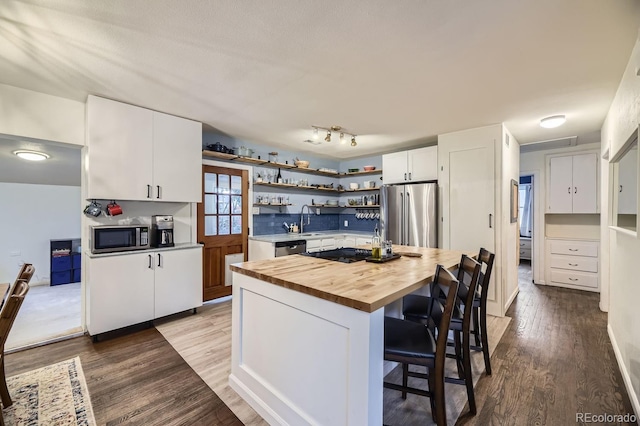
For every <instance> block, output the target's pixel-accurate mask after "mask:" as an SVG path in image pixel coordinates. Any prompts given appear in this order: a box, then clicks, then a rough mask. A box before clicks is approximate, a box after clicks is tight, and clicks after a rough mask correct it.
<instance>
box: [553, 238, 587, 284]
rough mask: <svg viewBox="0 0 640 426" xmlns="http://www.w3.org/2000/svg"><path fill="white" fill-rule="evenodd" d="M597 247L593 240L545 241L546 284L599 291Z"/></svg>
mask: <svg viewBox="0 0 640 426" xmlns="http://www.w3.org/2000/svg"><path fill="white" fill-rule="evenodd" d="M598 246H599V244H598V241H595V240H570V239H555V238H553V239H552V238H549V239H547V253H548V255H547V256H548V257H547V262H546V264H547V282H548V283H550V284H551V285H555V286H559V287H568V288H574V289H579V290H589V291H599V284H598V283H599V279H598Z"/></svg>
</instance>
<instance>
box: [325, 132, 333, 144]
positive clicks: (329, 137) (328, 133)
mask: <svg viewBox="0 0 640 426" xmlns="http://www.w3.org/2000/svg"><path fill="white" fill-rule="evenodd" d="M324 140H325V142H331V131H328V132H327V136H325V138H324Z"/></svg>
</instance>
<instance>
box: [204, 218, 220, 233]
mask: <svg viewBox="0 0 640 426" xmlns="http://www.w3.org/2000/svg"><path fill="white" fill-rule="evenodd" d="M204 235H206V236H210V235H218V217H217V216H205V217H204Z"/></svg>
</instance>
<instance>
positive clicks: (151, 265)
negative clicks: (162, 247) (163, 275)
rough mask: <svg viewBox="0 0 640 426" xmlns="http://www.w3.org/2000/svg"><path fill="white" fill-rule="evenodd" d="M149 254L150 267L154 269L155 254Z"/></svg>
mask: <svg viewBox="0 0 640 426" xmlns="http://www.w3.org/2000/svg"><path fill="white" fill-rule="evenodd" d="M147 256H149V269H153V256H151V255H150V254H148V255H147Z"/></svg>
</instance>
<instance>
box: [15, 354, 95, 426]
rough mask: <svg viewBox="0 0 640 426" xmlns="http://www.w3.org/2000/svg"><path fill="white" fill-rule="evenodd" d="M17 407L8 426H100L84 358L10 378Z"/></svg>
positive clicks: (76, 358) (62, 362)
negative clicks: (97, 423) (94, 410)
mask: <svg viewBox="0 0 640 426" xmlns="http://www.w3.org/2000/svg"><path fill="white" fill-rule="evenodd" d="M7 387H8V388H9V393H10V394H11V398H12V399H13V405H12V406H11V407H9V408H6V409H4V410H3V415H4V422H5V425H7V426H9V425H29V426H32V425H33V426H35V425H42V426H44V425H47V426H59V425H79V426H93V425H95V424H96V421H95V418H94V417H93V409H92V407H91V400H90V398H89V391H88V389H87V383H86V381H85V378H84V373H83V372H82V365H81V364H80V358H79V357H75V358H73V359H68V360H66V361H61V362H58V363H56V364H52V365H48V366H46V367H42V368H39V369H37V370H32V371H28V372H26V373H22V374H19V375H17V376H13V377H9V378H8V379H7Z"/></svg>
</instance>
